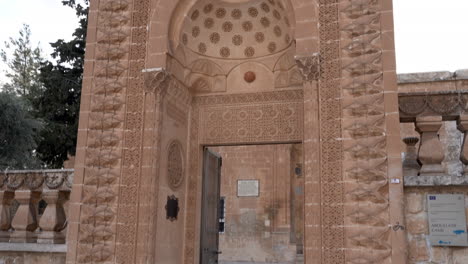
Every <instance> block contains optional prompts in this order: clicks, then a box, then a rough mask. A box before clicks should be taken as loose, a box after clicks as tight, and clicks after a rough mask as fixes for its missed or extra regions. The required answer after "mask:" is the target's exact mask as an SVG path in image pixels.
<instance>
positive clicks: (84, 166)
mask: <svg viewBox="0 0 468 264" xmlns="http://www.w3.org/2000/svg"><path fill="white" fill-rule="evenodd" d="M390 3H391V1H387V0H385V1H381V2H376V1H361V0H351V1H345V2H338V1H318V0H317V1H315V0H312V1H310V3H309V2H307V3H305V2H300V1H288V0H271V1H270V0H269V1H264V2H261V1H256V0H250V1H236V0H232V1H229V3H227V2H226V3H225V2H219V1H212V0H198V1H195V0H194V1H167V0H96V1H93V2H92V3H91V8H90V24H89V28H88V36H89V39H88V41H87V45H88V46H87V52H88V53H87V57H86V65H85V76H84V87H83V100H82V108H81V116H80V128H79V140H78V147H77V158H76V165H75V174H76V176H75V181H74V186H73V188H74V189H73V190H74V193H75V195H74V196H73V197H72V201H71V205H70V207H71V208H72V211H73V214H72V215H71V217H70V228H69V238H70V239H69V241H68V247H69V250H68V254H67V263H70V264H71V263H165V264H166V263H187V264H193V263H198V262H199V247H200V245H199V240H200V221H201V218H202V216H201V210H200V201H201V165H202V155H201V153H202V150H203V147H204V146H207V145H232V144H240V145H242V144H265V143H269V144H273V143H302V144H303V147H304V180H305V208H306V209H305V211H306V214H305V216H304V221H305V225H304V234H305V238H304V255H305V263H355V264H358V263H403V262H404V260H405V252H404V250H405V246H404V244H405V242H404V241H405V240H404V234H400V233H402V232H400V233H397V232H395V231H392V229H391V226H392V225H393V224H396V223H397V222H399V223H403V222H404V220H403V218H402V208H401V203H400V201H401V200H402V196H401V191H402V187H401V185H395V186H390V185H389V184H388V179H389V178H390V177H391V178H396V179H401V178H402V175H401V160H400V156H399V155H400V154H399V149H396V148H392V147H391V146H392V142H393V141H394V140H396V139H398V140H399V130H396V129H394V127H395V126H398V111H397V110H395V108H396V107H397V106H396V74H395V69H394V51H393V42H392V41H391V40H392V39H393V31H392V27H393V25H392V21H391V4H390ZM392 102H394V103H392ZM395 122H396V123H395ZM175 142H177V143H175ZM398 169H400V171H398ZM395 171H396V172H395ZM172 196H174V197H177V198H178V201H179V204H178V206H179V208H180V212H179V216H178V218H177V220H175V219H173V221H168V220H167V219H166V217H165V213H164V212H165V211H164V210H165V209H164V206H165V202H166V201H165V199H166V197H172ZM390 197H392V200H390ZM163 241H164V243H163Z"/></svg>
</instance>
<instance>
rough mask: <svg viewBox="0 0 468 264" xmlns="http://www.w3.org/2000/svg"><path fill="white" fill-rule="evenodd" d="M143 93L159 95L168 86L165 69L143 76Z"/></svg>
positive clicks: (168, 75) (167, 76)
mask: <svg viewBox="0 0 468 264" xmlns="http://www.w3.org/2000/svg"><path fill="white" fill-rule="evenodd" d="M143 78H144V81H145V91H146V92H147V93H161V92H164V90H165V89H167V87H168V86H169V82H170V79H171V78H170V74H169V73H168V72H167V71H166V70H165V69H158V70H156V71H146V72H145V73H144V74H143Z"/></svg>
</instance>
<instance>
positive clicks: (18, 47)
mask: <svg viewBox="0 0 468 264" xmlns="http://www.w3.org/2000/svg"><path fill="white" fill-rule="evenodd" d="M0 57H1V60H2V61H3V62H4V63H5V64H6V66H7V68H8V69H7V70H6V73H5V77H7V79H8V82H7V83H5V84H3V90H4V91H7V92H11V93H15V94H17V95H20V96H23V97H24V98H26V99H29V97H34V96H35V95H37V93H39V92H40V88H41V83H40V81H39V69H40V67H41V62H42V61H43V58H42V55H41V50H40V48H39V47H33V46H32V44H31V30H30V29H29V26H28V25H26V24H23V27H22V28H21V29H20V31H19V36H18V38H16V39H15V38H10V41H8V42H5V49H2V50H1V51H0Z"/></svg>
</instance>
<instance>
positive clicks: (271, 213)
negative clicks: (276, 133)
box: [202, 144, 304, 264]
mask: <svg viewBox="0 0 468 264" xmlns="http://www.w3.org/2000/svg"><path fill="white" fill-rule="evenodd" d="M210 149H211V150H213V151H215V152H216V153H218V154H219V155H220V156H221V157H222V158H223V166H222V173H221V177H220V179H221V184H220V201H221V203H220V216H219V222H220V227H219V252H221V254H219V263H220V264H239V263H242V264H303V263H304V256H303V245H304V242H303V239H304V177H303V174H302V165H303V159H302V158H303V157H302V144H275V145H244V146H222V147H210ZM202 221H207V219H206V218H205V216H203V215H202Z"/></svg>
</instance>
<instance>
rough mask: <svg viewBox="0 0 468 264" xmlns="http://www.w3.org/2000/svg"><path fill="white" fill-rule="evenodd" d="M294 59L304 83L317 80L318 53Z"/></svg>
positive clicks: (318, 75) (318, 73)
mask: <svg viewBox="0 0 468 264" xmlns="http://www.w3.org/2000/svg"><path fill="white" fill-rule="evenodd" d="M295 59H296V63H297V66H298V68H299V71H300V72H301V74H302V78H303V80H304V81H305V82H310V81H313V80H318V79H319V77H320V55H319V54H318V53H314V54H312V55H311V56H303V57H301V56H296V57H295Z"/></svg>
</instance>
